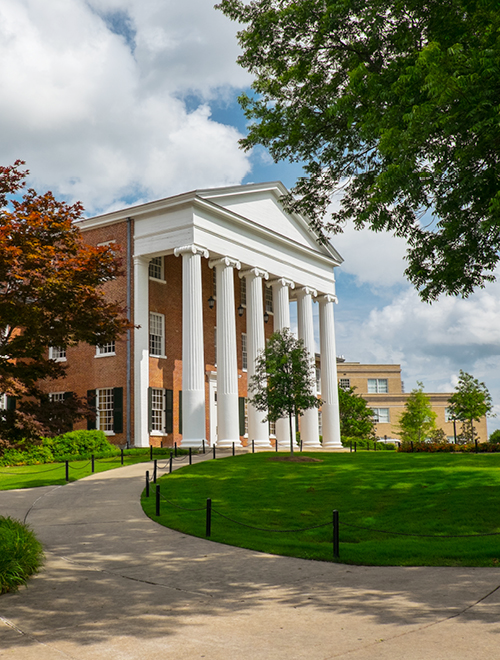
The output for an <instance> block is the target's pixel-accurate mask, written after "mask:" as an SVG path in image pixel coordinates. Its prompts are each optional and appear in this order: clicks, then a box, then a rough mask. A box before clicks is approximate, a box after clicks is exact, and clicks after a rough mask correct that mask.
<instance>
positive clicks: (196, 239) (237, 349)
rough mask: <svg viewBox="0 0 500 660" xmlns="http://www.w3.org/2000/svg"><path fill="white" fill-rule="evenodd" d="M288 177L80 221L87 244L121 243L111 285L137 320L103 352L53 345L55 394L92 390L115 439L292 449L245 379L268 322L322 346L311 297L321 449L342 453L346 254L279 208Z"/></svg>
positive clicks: (311, 433) (315, 438)
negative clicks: (119, 270)
mask: <svg viewBox="0 0 500 660" xmlns="http://www.w3.org/2000/svg"><path fill="white" fill-rule="evenodd" d="M285 192H286V190H285V188H284V187H283V185H282V184H280V183H267V184H252V185H248V186H234V187H229V188H219V189H212V190H198V191H194V192H189V193H185V194H183V195H178V196H175V197H170V198H167V199H163V200H159V201H155V202H151V203H147V204H142V205H140V206H135V207H132V208H128V209H124V210H120V211H115V212H113V213H108V214H105V215H101V216H98V217H94V218H89V219H87V220H84V221H82V222H81V223H80V229H81V231H82V233H83V236H84V239H85V241H87V242H88V243H91V244H105V243H113V244H114V246H115V247H117V248H119V250H120V253H121V256H122V260H123V266H124V275H123V276H122V277H120V278H118V279H117V280H115V281H113V282H111V283H109V284H108V285H106V287H107V288H106V291H107V294H108V295H109V296H110V297H112V298H113V299H115V300H118V301H120V302H121V303H122V304H123V305H124V306H125V307H126V308H127V309H129V310H130V318H131V320H132V321H133V323H134V329H133V330H130V331H128V332H127V334H126V336H123V337H122V338H121V339H120V340H119V341H116V342H113V343H111V344H108V345H105V346H99V347H92V346H85V345H79V346H76V347H70V348H68V349H67V350H66V351H61V350H60V349H58V348H57V347H53V348H52V349H51V357H52V359H57V360H65V361H66V362H67V376H66V377H65V378H64V379H63V380H61V381H56V382H52V383H50V384H47V388H48V390H49V391H50V394H51V396H52V398H64V395H65V392H68V391H70V392H75V393H76V394H78V395H80V396H82V395H85V394H87V395H88V397H89V400H90V401H91V402H92V403H93V404H94V406H95V409H96V413H97V417H96V423H95V424H96V427H97V428H99V429H102V430H103V431H104V432H105V433H106V434H107V435H109V436H110V439H111V440H112V441H113V442H115V443H117V444H125V443H127V444H129V445H136V446H147V445H149V444H156V445H159V444H160V443H163V444H164V445H165V446H172V445H173V443H174V442H177V443H178V444H181V445H182V446H193V447H198V446H199V445H200V444H201V442H202V441H203V440H206V441H208V443H210V444H213V443H215V444H217V445H219V446H228V445H231V444H232V443H233V442H234V443H235V444H236V445H237V446H239V445H241V444H246V443H247V442H249V441H251V440H253V441H254V442H255V445H256V446H257V447H259V446H260V447H263V448H264V447H267V448H270V447H271V446H273V445H274V443H275V442H278V444H279V445H283V447H289V435H288V433H289V432H288V424H287V422H286V420H279V421H278V422H277V423H276V427H275V428H269V425H268V423H267V422H263V418H264V417H265V414H264V413H262V412H259V411H257V410H255V409H254V408H253V407H252V406H251V405H247V404H246V399H245V397H246V394H247V390H246V386H247V378H250V377H251V375H252V370H253V365H254V361H255V357H256V355H257V353H258V352H259V351H260V350H261V349H262V348H263V347H264V343H265V337H266V336H269V335H270V334H271V333H272V331H273V330H277V329H281V328H284V327H289V326H290V313H289V303H290V300H292V299H295V300H297V310H298V332H299V336H300V337H301V338H302V339H303V340H304V342H305V345H306V347H307V348H308V350H309V351H310V353H311V354H312V355H314V351H315V346H314V330H313V316H312V301H313V299H316V300H318V302H319V309H320V335H321V362H322V376H321V389H322V398H323V401H324V404H323V408H322V434H323V447H325V448H329V449H332V448H339V447H340V446H341V443H340V428H339V414H338V394H337V364H336V356H335V329H334V312H333V306H334V302H336V298H335V278H334V268H335V267H336V266H339V265H340V263H341V262H342V258H341V257H340V255H339V254H338V253H337V252H336V250H335V249H334V248H333V247H332V246H331V245H330V244H322V243H320V242H318V240H317V236H316V235H315V234H314V233H313V231H312V230H311V229H310V227H309V225H308V224H307V222H306V221H305V220H304V218H302V217H301V216H300V215H297V214H290V213H287V212H285V211H284V210H283V207H282V206H281V204H280V197H281V196H282V195H283V194H285ZM300 430H301V437H302V440H303V443H304V446H305V447H306V448H307V447H311V448H313V447H318V448H319V447H321V445H320V443H319V431H318V411H317V410H316V409H314V410H309V411H306V413H305V414H304V415H303V417H302V418H301V420H300Z"/></svg>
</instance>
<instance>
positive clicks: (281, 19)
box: [218, 0, 500, 300]
mask: <svg viewBox="0 0 500 660" xmlns="http://www.w3.org/2000/svg"><path fill="white" fill-rule="evenodd" d="M218 7H219V8H220V9H221V10H222V11H223V12H224V13H225V14H226V15H227V16H229V17H230V18H231V19H233V20H236V21H239V22H240V23H242V24H246V27H245V28H244V29H242V30H241V31H240V32H239V33H238V36H239V41H240V44H241V46H242V48H243V54H242V55H241V56H240V57H239V60H238V61H239V63H240V64H241V65H242V66H243V67H244V68H246V69H248V71H249V72H250V73H251V74H253V76H254V83H253V85H252V87H253V89H254V92H255V94H254V95H253V96H249V95H243V96H242V97H240V103H241V104H242V106H243V108H244V110H245V113H246V115H247V117H248V118H249V119H250V120H251V121H252V123H251V124H250V127H249V133H248V135H247V137H245V138H244V139H243V140H242V141H241V144H242V146H243V147H244V148H245V149H250V148H252V147H253V146H254V145H257V144H261V145H263V146H265V147H266V148H267V149H268V150H269V152H270V154H271V156H272V157H273V158H274V159H275V161H278V160H282V159H289V160H291V161H298V162H303V163H304V171H305V173H304V176H303V177H301V178H300V179H299V181H298V182H297V184H296V186H295V188H294V190H293V191H292V193H294V196H293V197H292V196H290V197H289V198H288V199H286V200H285V203H286V205H287V207H288V208H289V209H291V210H297V211H299V212H303V213H305V214H306V216H308V217H309V218H310V221H311V223H312V225H313V226H314V227H315V228H316V229H317V230H318V231H320V232H321V231H323V232H324V233H326V234H329V233H335V232H338V231H341V230H342V227H343V226H344V224H345V223H346V222H347V221H353V222H354V224H355V226H356V227H358V228H360V227H363V226H365V225H367V226H369V227H370V228H371V229H373V230H375V231H381V230H388V231H391V232H393V233H394V234H395V235H397V236H402V237H405V238H406V239H407V241H408V255H407V258H408V267H407V270H406V275H407V276H408V278H409V279H410V280H411V281H412V282H413V283H414V284H415V286H416V287H417V288H418V289H419V291H420V295H421V297H422V298H423V299H424V300H432V299H435V298H437V297H438V296H439V295H440V294H441V293H448V294H454V295H455V294H462V295H465V296H466V295H468V294H470V293H471V292H472V291H473V290H474V288H475V287H477V286H482V285H484V283H485V282H486V281H488V280H493V279H494V276H493V270H494V268H495V265H496V264H497V262H498V259H499V249H500V163H499V153H500V122H499V121H498V112H499V107H500V85H499V84H498V81H499V79H500V5H499V3H498V2H497V1H496V0H495V1H493V0H425V2H424V1H423V0H349V2H345V1H343V0H252V1H251V2H246V1H243V0H222V1H221V2H220V4H219V5H218ZM338 192H342V199H341V202H340V208H339V209H338V210H335V211H334V212H333V213H332V214H331V217H330V218H329V219H328V220H324V216H325V214H326V212H327V210H328V207H329V205H330V203H331V201H332V197H333V195H334V194H335V193H338Z"/></svg>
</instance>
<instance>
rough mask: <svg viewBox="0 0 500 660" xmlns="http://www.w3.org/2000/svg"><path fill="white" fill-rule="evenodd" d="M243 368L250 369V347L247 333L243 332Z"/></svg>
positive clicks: (244, 369) (243, 369)
mask: <svg viewBox="0 0 500 660" xmlns="http://www.w3.org/2000/svg"><path fill="white" fill-rule="evenodd" d="M241 369H242V371H248V348H247V333H246V332H242V333H241Z"/></svg>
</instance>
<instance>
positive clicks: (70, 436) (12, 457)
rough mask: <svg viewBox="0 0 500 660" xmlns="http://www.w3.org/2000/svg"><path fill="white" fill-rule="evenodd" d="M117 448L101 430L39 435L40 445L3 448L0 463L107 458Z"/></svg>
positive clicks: (21, 463) (22, 463)
mask: <svg viewBox="0 0 500 660" xmlns="http://www.w3.org/2000/svg"><path fill="white" fill-rule="evenodd" d="M119 453H120V450H119V449H118V447H116V446H115V445H113V444H111V443H110V442H109V441H108V439H107V438H106V436H105V434H104V433H103V432H102V431H69V432H68V433H65V434H64V435H59V436H57V437H55V438H42V444H41V445H36V446H32V447H30V448H29V449H26V450H23V449H21V448H17V449H7V450H6V451H5V452H4V454H3V456H2V458H1V459H0V466H2V465H38V464H39V463H54V462H58V461H70V460H75V459H79V458H90V457H91V456H92V454H94V456H95V458H108V457H111V456H116V455H117V454H119Z"/></svg>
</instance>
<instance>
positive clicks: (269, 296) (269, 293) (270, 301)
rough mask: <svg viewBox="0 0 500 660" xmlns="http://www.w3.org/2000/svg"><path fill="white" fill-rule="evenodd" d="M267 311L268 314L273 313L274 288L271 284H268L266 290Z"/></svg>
mask: <svg viewBox="0 0 500 660" xmlns="http://www.w3.org/2000/svg"><path fill="white" fill-rule="evenodd" d="M264 300H265V310H264V311H265V312H267V313H268V314H272V313H273V290H272V288H271V287H270V286H266V292H265V299H264Z"/></svg>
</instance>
